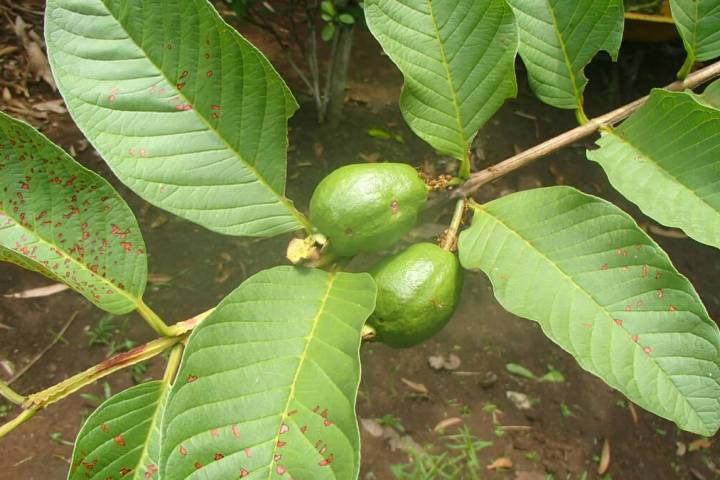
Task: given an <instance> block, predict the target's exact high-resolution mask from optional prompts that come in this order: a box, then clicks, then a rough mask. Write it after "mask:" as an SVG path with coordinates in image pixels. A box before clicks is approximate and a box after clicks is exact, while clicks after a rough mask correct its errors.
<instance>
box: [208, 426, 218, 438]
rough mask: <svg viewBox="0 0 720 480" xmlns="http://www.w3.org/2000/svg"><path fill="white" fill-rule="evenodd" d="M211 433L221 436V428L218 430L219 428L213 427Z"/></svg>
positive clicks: (214, 435)
mask: <svg viewBox="0 0 720 480" xmlns="http://www.w3.org/2000/svg"><path fill="white" fill-rule="evenodd" d="M210 433H211V434H212V436H213V437H219V436H220V430H218V429H217V428H213V429H212V431H211V432H210Z"/></svg>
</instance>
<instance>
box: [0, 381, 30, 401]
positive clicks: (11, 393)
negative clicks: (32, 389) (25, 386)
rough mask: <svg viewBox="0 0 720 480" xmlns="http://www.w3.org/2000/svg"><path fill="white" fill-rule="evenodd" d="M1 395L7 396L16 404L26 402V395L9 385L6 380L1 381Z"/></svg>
mask: <svg viewBox="0 0 720 480" xmlns="http://www.w3.org/2000/svg"><path fill="white" fill-rule="evenodd" d="M0 396H2V397H5V398H7V399H8V400H10V401H11V402H12V403H14V404H16V405H22V404H23V403H24V402H25V397H23V396H22V395H20V394H19V393H17V392H16V391H15V390H13V389H12V388H10V387H8V386H7V385H6V384H5V382H0Z"/></svg>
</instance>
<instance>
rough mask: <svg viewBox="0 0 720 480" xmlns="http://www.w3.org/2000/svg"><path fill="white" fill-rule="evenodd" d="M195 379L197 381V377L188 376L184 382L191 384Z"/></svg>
mask: <svg viewBox="0 0 720 480" xmlns="http://www.w3.org/2000/svg"><path fill="white" fill-rule="evenodd" d="M197 379H198V377H197V376H195V375H188V376H187V378H186V379H185V381H186V382H187V383H192V382H194V381H195V380H197Z"/></svg>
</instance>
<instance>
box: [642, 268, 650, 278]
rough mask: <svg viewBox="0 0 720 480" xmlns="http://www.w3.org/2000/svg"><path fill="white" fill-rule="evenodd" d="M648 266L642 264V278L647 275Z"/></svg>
mask: <svg viewBox="0 0 720 480" xmlns="http://www.w3.org/2000/svg"><path fill="white" fill-rule="evenodd" d="M648 271H649V268H648V266H647V265H643V266H642V278H647V276H648Z"/></svg>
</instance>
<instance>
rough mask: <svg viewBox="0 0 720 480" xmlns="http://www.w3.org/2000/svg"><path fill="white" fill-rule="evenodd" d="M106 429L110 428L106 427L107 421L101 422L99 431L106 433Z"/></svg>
mask: <svg viewBox="0 0 720 480" xmlns="http://www.w3.org/2000/svg"><path fill="white" fill-rule="evenodd" d="M108 430H110V429H109V428H108V426H107V423H101V424H100V431H101V432H103V433H107V432H108Z"/></svg>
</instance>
